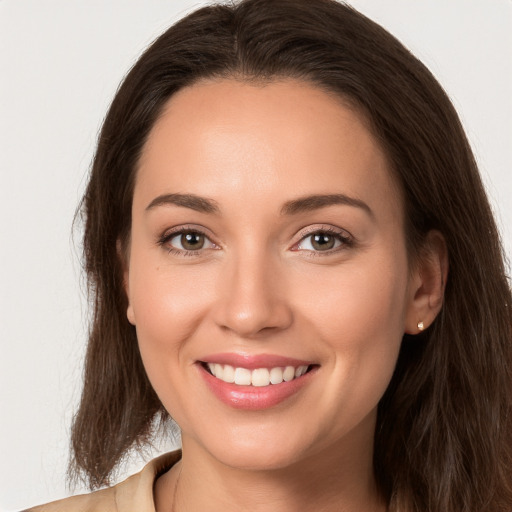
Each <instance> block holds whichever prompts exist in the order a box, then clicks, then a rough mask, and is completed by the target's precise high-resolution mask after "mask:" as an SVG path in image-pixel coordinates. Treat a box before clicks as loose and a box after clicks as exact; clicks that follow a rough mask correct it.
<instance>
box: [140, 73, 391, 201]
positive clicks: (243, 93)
mask: <svg viewBox="0 0 512 512" xmlns="http://www.w3.org/2000/svg"><path fill="white" fill-rule="evenodd" d="M247 191H249V192H250V196H251V197H252V198H257V197H265V198H266V199H271V198H275V199H276V201H279V200H280V199H283V197H284V195H288V196H290V195H293V196H301V195H307V194H312V193H318V194H323V193H333V191H334V192H339V193H348V194H351V195H352V196H354V197H358V198H360V199H364V200H365V201H370V202H374V203H376V205H377V203H381V202H382V198H383V195H384V196H385V197H386V199H387V203H388V204H391V205H392V206H393V209H394V210H395V211H396V210H401V201H400V199H399V195H400V194H399V191H398V187H397V186H396V184H395V183H394V179H393V177H392V175H391V173H390V171H389V166H388V162H387V159H386V156H385V154H384V152H383V150H382V148H381V147H380V145H379V144H378V142H377V140H376V138H375V137H374V136H373V134H372V133H371V131H370V130H369V129H368V127H367V122H366V120H365V118H364V117H363V116H362V115H361V114H360V113H359V112H358V111H357V110H356V109H355V108H353V107H351V106H350V105H349V104H348V102H347V103H345V102H343V101H342V99H341V98H338V97H336V96H334V95H332V94H329V93H327V92H325V91H323V90H322V89H320V88H317V87H315V86H313V85H311V84H308V83H303V82H298V81H294V80H282V81H275V82H270V83H266V84H254V83H247V82H240V81H236V80H216V81H207V82H201V83H198V84H195V85H193V86H190V87H187V88H184V89H182V90H180V91H179V92H178V93H176V94H175V95H174V96H173V97H172V98H171V99H170V100H169V101H168V103H167V105H166V106H165V108H164V110H163V112H162V114H161V116H160V118H159V120H158V121H157V122H156V124H155V126H154V127H153V129H152V131H151V133H150V135H149V137H148V140H147V142H146V145H145V147H144V149H143V153H142V156H141V160H140V164H139V170H138V176H137V182H136V189H135V194H136V196H137V195H139V196H140V195H144V196H146V198H150V196H151V195H158V194H161V193H164V192H165V193H173V192H187V193H196V194H200V195H204V196H209V197H215V198H216V199H219V200H220V201H222V200H223V199H224V198H225V199H227V200H231V201H232V200H233V197H237V196H240V197H242V196H244V194H246V193H247ZM245 199H247V198H246V197H245V198H244V200H245ZM377 206H378V205H377Z"/></svg>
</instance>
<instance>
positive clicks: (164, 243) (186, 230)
mask: <svg viewBox="0 0 512 512" xmlns="http://www.w3.org/2000/svg"><path fill="white" fill-rule="evenodd" d="M185 234H194V235H202V236H204V237H205V239H206V240H208V242H209V243H210V244H212V245H213V246H215V247H216V248H218V247H217V245H216V244H215V243H214V242H212V241H211V240H210V237H209V236H208V235H207V234H206V233H205V232H204V231H202V230H201V229H198V228H195V227H187V226H184V227H182V228H179V229H176V230H175V231H170V232H166V233H164V234H163V235H162V236H161V237H160V238H159V239H158V242H157V243H158V245H159V246H161V247H163V248H164V249H165V250H166V251H167V252H168V253H169V254H173V255H176V256H183V257H192V256H200V255H201V253H202V252H203V250H204V249H203V248H201V249H198V250H195V251H190V250H187V249H176V248H175V247H173V246H171V245H169V242H170V241H171V240H172V239H173V238H176V237H177V236H180V235H185Z"/></svg>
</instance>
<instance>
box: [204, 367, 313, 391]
mask: <svg viewBox="0 0 512 512" xmlns="http://www.w3.org/2000/svg"><path fill="white" fill-rule="evenodd" d="M201 364H202V366H203V368H204V369H205V370H206V371H207V372H208V373H210V375H213V376H214V377H215V378H216V379H219V380H221V381H223V382H226V383H228V384H235V385H238V386H254V387H266V386H272V385H277V384H281V383H283V382H290V381H292V380H296V379H299V378H300V377H302V376H303V375H305V374H306V373H308V372H309V371H311V370H312V369H313V367H314V366H316V365H301V366H284V367H282V366H276V367H273V368H256V369H254V370H249V369H248V368H242V367H234V366H231V365H229V364H218V363H205V362H203V363H201Z"/></svg>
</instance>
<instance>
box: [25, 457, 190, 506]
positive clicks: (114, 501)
mask: <svg viewBox="0 0 512 512" xmlns="http://www.w3.org/2000/svg"><path fill="white" fill-rule="evenodd" d="M180 458H181V450H178V451H175V452H170V453H166V454H164V455H161V456H160V457H157V458H156V459H153V460H152V461H151V462H149V463H148V464H147V465H146V466H144V469H143V470H142V471H141V472H140V473H137V474H135V475H133V476H131V477H129V478H127V479H126V480H124V481H123V482H121V483H119V484H117V485H114V486H113V487H109V488H108V489H101V490H100V491H95V492H92V493H90V494H81V495H79V496H72V497H71V498H64V499H63V500H59V501H54V502H52V503H48V504H46V505H41V506H39V507H34V508H30V509H28V510H26V511H25V512H155V501H154V497H153V486H154V483H155V480H156V478H157V477H158V476H160V475H161V474H162V473H165V472H166V471H168V470H169V469H170V468H171V467H172V466H173V465H174V464H175V463H176V462H178V460H180Z"/></svg>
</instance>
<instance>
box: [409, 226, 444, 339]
mask: <svg viewBox="0 0 512 512" xmlns="http://www.w3.org/2000/svg"><path fill="white" fill-rule="evenodd" d="M447 278H448V251H447V249H446V242H445V239H444V237H443V235H442V234H441V233H440V232H439V231H436V230H432V231H429V233H428V234H427V237H426V240H425V244H424V246H423V248H422V249H421V252H420V254H419V255H418V256H417V258H416V262H415V263H414V265H413V268H412V271H411V276H410V278H409V304H408V308H407V313H406V318H405V332H406V333H407V334H418V333H419V332H421V331H423V330H424V329H426V328H427V327H429V326H430V324H432V322H433V321H434V320H435V318H436V316H437V315H438V313H439V311H440V310H441V307H442V305H443V299H444V291H445V287H446V280H447Z"/></svg>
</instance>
